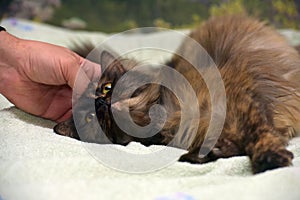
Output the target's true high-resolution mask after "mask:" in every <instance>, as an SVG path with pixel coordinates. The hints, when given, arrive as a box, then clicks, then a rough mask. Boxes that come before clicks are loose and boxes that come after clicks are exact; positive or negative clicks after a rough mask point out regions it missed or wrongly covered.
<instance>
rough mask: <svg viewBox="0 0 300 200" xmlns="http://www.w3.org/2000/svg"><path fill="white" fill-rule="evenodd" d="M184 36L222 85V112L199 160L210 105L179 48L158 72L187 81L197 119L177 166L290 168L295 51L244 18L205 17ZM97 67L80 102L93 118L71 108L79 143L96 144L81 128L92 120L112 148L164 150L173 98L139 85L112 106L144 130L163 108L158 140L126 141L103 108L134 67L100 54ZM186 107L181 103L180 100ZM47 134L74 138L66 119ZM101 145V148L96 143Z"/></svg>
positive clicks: (296, 112)
mask: <svg viewBox="0 0 300 200" xmlns="http://www.w3.org/2000/svg"><path fill="white" fill-rule="evenodd" d="M190 37H191V38H193V39H194V40H195V41H197V42H198V43H199V44H201V46H202V47H203V48H204V49H205V50H206V51H207V52H208V54H209V55H210V56H211V58H212V59H213V61H214V62H215V64H216V66H217V67H218V70H219V72H220V75H221V77H222V79H223V81H224V86H225V91H226V102H227V103H226V106H227V109H226V118H225V122H224V126H223V129H222V131H221V135H220V137H219V138H218V139H217V142H216V144H215V145H214V148H213V149H211V150H210V152H209V153H208V154H207V155H206V156H205V157H199V151H200V148H201V145H202V144H203V142H204V138H205V136H206V133H207V129H208V126H209V123H210V120H211V117H212V115H211V111H212V107H211V106H212V103H211V99H210V94H209V91H208V88H207V85H206V84H205V81H204V80H203V77H202V76H201V75H200V74H199V73H197V71H196V70H195V68H194V67H193V66H192V65H191V64H190V63H189V62H187V60H186V58H188V59H190V60H195V61H196V62H197V61H198V60H200V59H201V55H197V53H195V51H194V49H193V48H192V47H191V45H190V44H189V43H188V42H187V41H183V43H182V45H181V47H180V48H179V49H178V52H181V53H182V55H183V56H182V57H181V56H178V55H174V57H173V58H172V59H171V61H169V62H168V63H166V65H168V66H169V67H171V68H173V69H175V70H177V71H178V72H179V73H181V74H182V75H183V76H184V77H185V78H186V79H187V80H188V81H189V82H190V84H191V86H192V87H193V90H194V91H195V92H196V95H197V98H198V103H199V110H200V113H201V115H200V119H199V120H200V121H199V124H197V125H199V127H198V128H197V131H196V134H195V135H194V136H193V137H190V138H191V139H188V140H190V141H188V143H189V146H188V153H187V154H185V155H183V156H181V158H180V159H179V160H180V161H187V162H191V163H205V162H209V161H214V160H216V159H218V158H227V157H231V156H241V155H247V156H249V158H250V160H251V163H252V169H253V172H254V173H260V172H264V171H266V170H270V169H274V168H279V167H285V166H289V165H291V164H292V159H293V154H292V153H291V152H290V151H288V150H287V149H286V146H287V144H288V140H289V139H290V138H292V137H294V136H296V135H297V134H298V133H299V131H300V93H299V86H300V56H299V54H298V52H297V51H296V50H295V49H294V48H293V47H291V46H289V45H288V43H287V42H286V40H285V39H284V38H283V37H282V36H281V35H280V34H278V33H277V31H276V30H274V29H273V28H271V27H268V26H266V25H265V24H264V23H261V22H259V21H257V20H255V19H252V18H249V17H247V16H223V17H221V18H220V17H219V18H218V17H217V18H211V19H209V20H208V21H207V22H205V23H203V24H202V25H201V26H200V27H198V28H196V29H195V30H193V31H192V32H191V34H190ZM184 58H185V59H184ZM101 65H102V66H107V65H109V66H108V68H107V69H106V70H105V72H104V74H103V76H102V77H101V79H100V81H99V82H98V83H93V84H94V85H95V86H94V88H93V89H90V90H87V91H86V92H85V94H84V95H83V96H82V97H81V98H82V99H85V98H86V99H90V98H93V102H95V110H96V113H93V112H92V111H91V110H93V109H94V108H93V109H90V108H87V107H86V105H77V107H78V108H79V110H82V111H84V112H83V114H82V123H81V124H79V126H80V127H83V128H82V130H86V133H87V134H86V137H85V136H83V137H85V138H82V137H80V139H81V140H84V141H92V142H93V141H101V138H96V137H98V136H97V134H92V133H97V132H98V131H99V128H97V127H89V126H88V123H89V122H91V121H94V120H96V121H98V122H99V123H100V125H101V127H102V129H103V130H104V132H105V134H106V135H107V137H108V139H109V140H110V141H111V142H113V143H118V144H122V145H126V144H128V143H129V142H131V141H137V142H141V143H142V144H144V145H151V144H162V145H168V144H170V143H171V141H172V140H173V139H174V137H175V133H176V132H177V130H178V128H179V124H180V120H182V118H181V112H180V105H179V101H178V99H177V98H176V96H175V95H174V94H173V93H172V92H171V91H170V90H168V89H167V88H165V87H164V86H161V85H159V84H147V85H145V86H143V87H141V88H139V89H138V90H136V91H135V92H134V93H133V95H132V96H131V97H130V99H124V100H122V101H120V102H118V107H119V109H122V103H124V102H127V103H128V102H129V110H130V115H131V117H132V120H133V122H135V123H136V124H138V125H140V126H146V125H147V124H149V123H150V121H151V120H153V119H150V117H149V114H148V112H149V109H150V107H151V106H152V105H154V104H161V105H163V106H164V107H165V108H166V113H167V120H166V123H165V124H164V126H163V128H162V130H161V131H160V132H159V133H157V134H156V135H154V136H152V137H149V138H139V137H134V136H131V135H128V134H126V133H125V132H124V131H122V130H121V129H120V128H119V127H118V125H117V124H116V122H115V120H114V118H113V116H112V112H111V106H112V104H113V103H115V102H111V94H112V91H113V89H114V86H115V84H116V82H117V81H118V80H119V78H120V77H122V75H123V74H124V73H125V72H126V71H128V70H130V69H133V68H134V66H135V65H136V63H135V62H134V61H130V60H120V59H116V58H115V57H114V56H112V55H110V54H109V53H107V52H103V53H102V55H101ZM210 70H211V68H210V67H209V66H208V67H207V68H206V69H205V73H204V75H205V76H207V77H209V76H211V74H210ZM157 76H159V73H158V74H157ZM137 77H139V76H137ZM143 77H144V76H143ZM135 81H136V82H138V81H139V80H138V79H137V80H134V81H133V82H131V83H128V87H130V85H132V86H134V84H135V83H136V82H135ZM95 90H96V93H95ZM183 91H184V90H183ZM91 94H94V97H91ZM186 100H187V101H188V100H189V97H188V94H187V98H186ZM157 117H159V116H157ZM184 123H185V122H183V124H184ZM84 127H85V128H84ZM77 128H78V127H77ZM54 131H55V132H56V133H58V134H61V135H66V136H70V137H74V138H77V139H79V136H78V134H77V131H76V128H75V126H74V120H73V119H69V120H68V121H66V122H62V123H60V124H58V125H57V126H56V127H55V128H54ZM190 132H192V130H191V127H185V128H184V130H183V132H181V133H178V134H181V135H179V138H181V137H182V138H184V137H186V136H187V135H188V134H189V133H190ZM102 139H103V138H102ZM179 140H180V139H179ZM105 142H108V141H105V139H103V143H105ZM99 143H101V142H99ZM173 146H177V145H176V144H174V145H173Z"/></svg>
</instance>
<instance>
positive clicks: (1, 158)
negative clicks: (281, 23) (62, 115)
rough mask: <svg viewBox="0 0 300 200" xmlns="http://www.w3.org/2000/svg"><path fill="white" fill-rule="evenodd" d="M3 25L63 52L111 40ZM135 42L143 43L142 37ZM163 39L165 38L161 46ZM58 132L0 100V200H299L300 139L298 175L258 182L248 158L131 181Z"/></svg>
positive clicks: (293, 146) (289, 172) (299, 141)
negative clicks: (82, 42) (74, 41)
mask: <svg viewBox="0 0 300 200" xmlns="http://www.w3.org/2000/svg"><path fill="white" fill-rule="evenodd" d="M1 24H2V25H3V26H5V27H6V28H7V30H8V31H9V32H11V33H13V34H15V35H17V36H19V37H23V38H28V39H37V40H41V41H47V42H51V43H55V44H60V45H64V46H68V45H69V44H70V42H71V41H70V38H81V37H82V38H85V37H89V38H90V39H91V40H92V41H93V42H100V41H102V40H103V39H105V38H106V37H107V35H105V34H101V33H87V32H76V33H73V32H71V31H66V30H63V29H58V28H54V27H50V26H46V25H42V24H35V23H30V22H27V21H22V20H17V21H16V22H15V21H11V20H5V21H3V22H2V23H1ZM295 34H297V33H295ZM295 34H293V35H295ZM156 36H157V35H156ZM136 37H137V41H139V38H138V37H141V36H136ZM147 37H151V36H149V35H148V36H147ZM164 37H167V36H166V35H164V34H163V33H161V39H162V40H164ZM299 38H300V37H299ZM299 38H298V39H299ZM120 41H121V39H120ZM130 41H131V42H132V41H134V40H133V39H132V40H130ZM126 42H128V40H126V38H123V43H125V44H126ZM54 125H55V123H54V122H51V121H48V120H44V119H41V118H38V117H34V116H32V115H29V114H27V113H24V112H23V111H20V110H18V109H17V108H15V107H13V105H12V104H10V103H9V102H8V101H7V100H6V99H5V98H4V97H3V96H1V95H0V200H2V199H3V200H15V199H17V200H18V199H22V200H24V199H30V200H35V199H39V200H40V199H53V200H54V199H71V200H75V199H152V200H194V199H203V200H204V199H205V200H213V199H216V200H219V199H228V200H232V199H240V200H243V199H251V200H252V199H262V200H266V199H272V200H273V199H274V200H275V199H278V200H282V199H285V200H292V199H294V200H299V199H300V189H299V188H300V138H295V139H293V140H292V141H291V142H290V145H289V147H288V149H289V150H291V151H292V152H293V153H294V156H295V158H294V160H293V166H292V167H287V168H281V169H276V170H272V171H267V172H265V173H262V174H259V175H252V173H251V168H250V162H249V159H248V158H247V157H245V156H243V157H233V158H228V159H219V160H217V161H215V162H212V163H208V164H203V165H192V164H188V163H180V162H175V163H173V164H171V165H169V166H167V167H164V168H163V169H161V170H158V171H155V172H149V173H142V174H132V173H125V172H120V171H117V170H114V169H111V168H109V167H107V166H105V165H103V164H101V162H99V161H97V160H96V159H95V158H94V157H93V156H92V155H91V154H89V153H88V151H87V150H86V148H85V147H84V146H83V145H82V142H80V141H77V140H74V139H71V138H67V137H63V136H59V135H56V134H54V133H53V131H52V128H53V126H54ZM125 148H128V149H131V150H132V149H135V150H138V151H139V150H140V151H142V152H143V151H147V150H149V148H151V147H148V148H147V147H144V146H142V145H140V144H138V143H131V144H130V145H129V147H125Z"/></svg>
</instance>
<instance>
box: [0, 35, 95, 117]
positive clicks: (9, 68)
mask: <svg viewBox="0 0 300 200" xmlns="http://www.w3.org/2000/svg"><path fill="white" fill-rule="evenodd" d="M80 68H82V69H83V72H84V73H85V75H86V77H87V78H89V79H93V78H95V77H99V76H100V74H101V67H99V65H97V64H95V63H92V62H90V61H88V60H86V59H84V58H82V57H80V56H79V55H77V54H76V53H74V52H72V51H71V50H69V49H67V48H64V47H61V46H56V45H52V44H48V43H44V42H38V41H32V40H24V39H20V38H17V37H15V36H13V35H11V34H9V33H7V32H6V31H1V32H0V93H1V94H2V95H4V96H5V97H6V98H7V99H8V100H9V101H10V102H12V103H13V104H14V105H15V106H17V107H18V108H20V109H22V110H24V111H26V112H28V113H31V114H33V115H37V116H40V117H44V118H47V119H51V120H55V121H58V122H59V121H64V120H66V119H68V118H70V116H71V114H72V88H73V87H74V84H75V80H76V77H77V74H78V72H79V69H80ZM87 69H88V70H87ZM86 84H87V83H86Z"/></svg>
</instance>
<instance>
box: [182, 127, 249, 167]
mask: <svg viewBox="0 0 300 200" xmlns="http://www.w3.org/2000/svg"><path fill="white" fill-rule="evenodd" d="M223 135H224V133H223ZM200 147H201V146H197V147H195V148H191V149H190V150H189V152H188V153H186V154H184V155H182V156H181V157H180V158H179V161H181V162H189V163H193V164H197V163H198V164H199V163H200V164H201V163H207V162H212V161H215V160H217V159H219V158H229V157H232V156H239V155H243V151H241V150H240V149H239V148H238V146H237V145H236V144H235V143H234V142H233V141H231V140H229V139H227V138H222V137H221V138H219V139H218V141H217V143H216V144H215V145H214V146H213V148H212V147H211V146H210V147H207V150H209V153H208V154H207V155H205V156H204V157H202V156H201V152H200ZM206 152H207V151H206Z"/></svg>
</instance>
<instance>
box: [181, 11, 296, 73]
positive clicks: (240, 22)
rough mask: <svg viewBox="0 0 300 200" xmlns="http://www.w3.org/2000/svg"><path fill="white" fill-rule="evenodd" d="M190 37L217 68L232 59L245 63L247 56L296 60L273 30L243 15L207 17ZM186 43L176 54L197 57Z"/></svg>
mask: <svg viewBox="0 0 300 200" xmlns="http://www.w3.org/2000/svg"><path fill="white" fill-rule="evenodd" d="M189 37H190V38H192V39H193V40H196V42H198V43H199V44H200V45H201V46H202V47H203V48H204V49H205V50H206V51H207V53H208V54H209V55H210V56H211V58H212V59H213V60H214V62H215V63H216V65H217V66H218V67H219V68H222V67H223V66H224V65H226V64H228V62H230V61H232V60H233V59H235V60H234V62H235V64H236V65H238V64H239V63H238V62H239V61H240V62H245V60H248V59H250V57H252V58H251V59H252V60H253V59H257V60H259V59H268V57H270V58H272V57H273V58H274V57H275V58H276V57H277V58H281V59H287V58H288V59H289V60H291V62H293V61H295V60H299V55H298V53H297V51H296V50H295V49H294V48H292V47H291V46H290V45H289V44H288V42H287V41H286V39H285V38H284V37H283V36H282V35H280V34H279V33H278V32H277V31H276V30H275V29H274V28H272V27H270V26H266V24H265V23H264V22H260V21H258V20H256V19H254V18H251V17H248V16H244V15H228V16H221V17H213V18H210V19H209V20H208V21H206V22H204V23H203V24H202V25H201V26H199V27H198V28H196V29H194V30H193V31H192V32H191V34H190V35H189ZM189 41H190V40H186V41H185V42H183V44H182V45H181V47H180V48H179V50H178V51H179V52H180V54H181V55H183V57H184V58H190V59H197V58H199V56H197V55H196V53H194V52H195V49H194V48H191V46H192V45H191V44H190V42H189ZM177 59H178V58H177ZM270 61H272V60H270ZM274 62H275V60H274ZM277 62H278V61H277ZM176 67H180V66H176Z"/></svg>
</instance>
